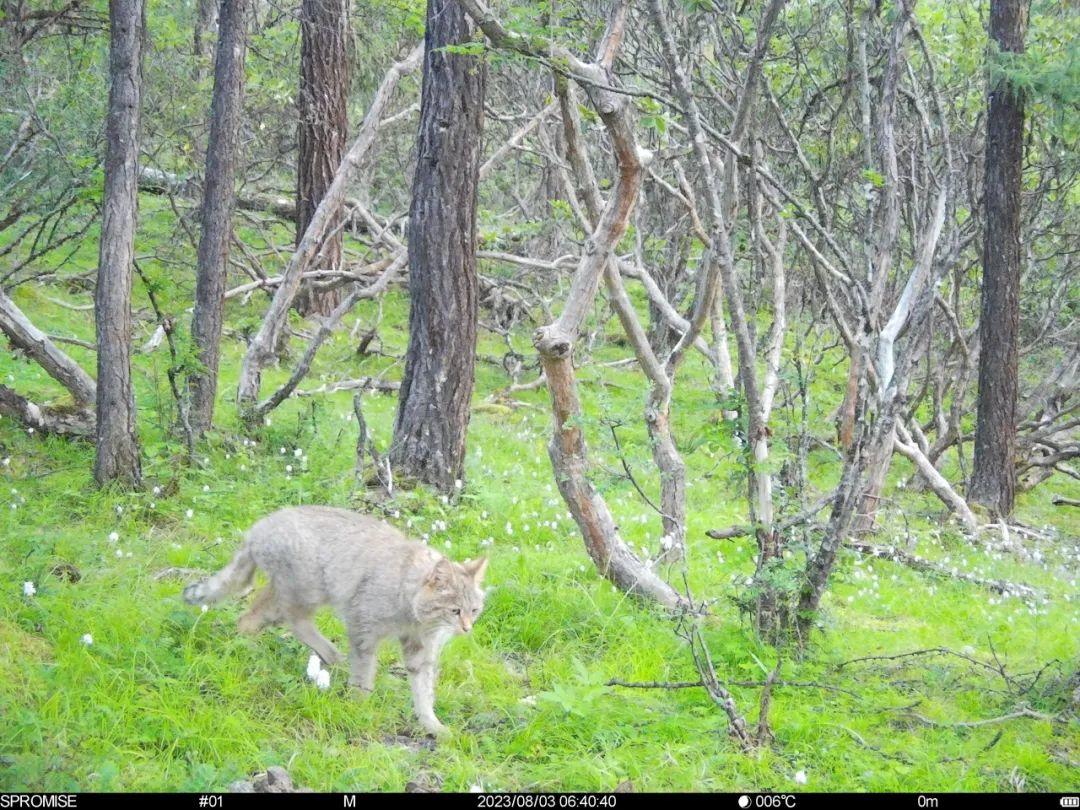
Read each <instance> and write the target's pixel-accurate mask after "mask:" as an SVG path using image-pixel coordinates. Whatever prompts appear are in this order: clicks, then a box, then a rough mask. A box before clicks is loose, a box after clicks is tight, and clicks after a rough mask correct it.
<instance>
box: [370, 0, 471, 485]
mask: <svg viewBox="0 0 1080 810" xmlns="http://www.w3.org/2000/svg"><path fill="white" fill-rule="evenodd" d="M472 30H473V29H472V24H471V23H470V21H469V18H468V16H467V15H466V14H465V12H464V11H463V10H462V8H461V7H460V6H459V5H458V3H457V2H456V1H455V0H428V7H427V30H426V33H425V49H426V50H425V54H424V80H423V92H422V98H421V106H420V132H419V136H418V145H417V163H416V175H415V177H414V180H413V195H412V205H411V206H410V209H409V302H410V307H409V349H408V353H407V355H406V358H405V375H404V378H403V380H402V383H401V393H400V395H399V400H398V413H397V420H396V422H395V424H394V445H393V448H392V450H391V456H390V458H391V461H392V463H393V464H394V466H395V467H396V468H398V469H399V470H400V471H401V472H402V473H404V474H405V475H406V476H408V477H410V478H413V479H416V480H420V481H423V482H425V483H427V484H430V485H432V486H435V487H437V488H438V489H440V490H443V491H452V490H453V488H454V482H455V481H456V480H459V479H461V477H462V472H463V467H464V458H465V434H466V431H467V428H468V424H469V402H470V398H471V396H472V388H473V377H474V363H475V354H476V317H477V312H476V309H477V295H478V291H477V278H476V187H477V181H478V172H479V167H480V136H481V131H482V126H483V114H484V84H485V78H486V66H485V64H484V62H483V61H482V60H480V59H477V58H476V57H473V56H468V55H464V54H450V53H446V52H445V51H443V50H441V48H443V47H444V46H446V45H456V44H460V43H465V42H469V41H470V40H471V39H472Z"/></svg>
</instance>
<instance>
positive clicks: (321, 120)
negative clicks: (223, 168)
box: [295, 0, 349, 315]
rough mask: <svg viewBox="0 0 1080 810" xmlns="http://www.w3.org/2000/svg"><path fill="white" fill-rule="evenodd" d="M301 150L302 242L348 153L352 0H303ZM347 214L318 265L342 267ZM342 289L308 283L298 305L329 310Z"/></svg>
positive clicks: (332, 230)
mask: <svg viewBox="0 0 1080 810" xmlns="http://www.w3.org/2000/svg"><path fill="white" fill-rule="evenodd" d="M300 31H301V41H300V98H299V104H300V133H299V135H300V155H299V157H298V158H297V162H296V244H297V246H299V245H300V242H301V240H302V239H303V238H304V233H306V232H307V227H308V223H309V222H311V218H312V216H314V214H315V209H316V208H318V207H319V202H320V201H321V200H322V198H323V196H325V194H326V191H327V189H329V188H330V184H331V183H332V182H333V180H334V174H335V173H336V172H337V168H338V166H339V165H340V164H341V157H342V155H344V154H345V138H346V136H347V134H348V129H349V119H348V111H347V108H346V102H347V101H348V96H349V48H348V45H349V0H303V4H302V6H301V11H300ZM341 222H342V220H341V214H340V212H339V213H338V214H337V215H336V216H335V218H334V221H333V223H332V224H331V225H330V230H329V235H328V236H327V238H326V241H325V242H324V243H323V245H322V249H321V251H320V253H319V258H318V261H317V262H316V264H315V266H314V267H313V268H312V269H314V270H328V271H338V270H340V269H341V255H342V254H341V247H342V244H341V236H342V229H341ZM341 295H342V293H341V289H340V288H333V289H317V288H316V287H315V286H314V285H313V284H304V285H303V286H302V287H301V288H300V292H299V293H298V294H297V297H296V304H295V306H296V309H297V310H298V311H299V312H301V313H302V314H304V315H310V314H313V313H317V314H319V315H329V314H330V313H331V312H332V311H333V310H334V307H336V306H337V305H338V304H339V303H340V302H341Z"/></svg>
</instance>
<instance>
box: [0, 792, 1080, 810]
mask: <svg viewBox="0 0 1080 810" xmlns="http://www.w3.org/2000/svg"><path fill="white" fill-rule="evenodd" d="M406 796H407V797H408V799H407V801H409V802H410V803H413V802H420V803H423V804H432V805H436V804H439V805H442V806H444V807H455V808H469V809H470V810H504V809H505V810H515V809H520V810H533V809H534V808H535V810H579V808H583V809H584V810H595V809H596V808H600V809H601V810H614V809H615V808H619V810H632V808H647V807H648V808H652V807H655V806H656V802H657V800H660V801H663V800H665V799H666V798H667V797H669V796H701V797H703V798H704V799H705V800H706V801H708V803H709V805H710V807H714V808H730V809H731V810H796V809H797V808H798V810H815V809H816V808H830V810H835V808H837V807H845V806H851V805H856V806H865V807H871V806H872V807H873V808H874V810H891V808H903V810H952V809H953V808H961V807H969V806H978V807H980V808H985V807H987V806H991V807H992V806H1000V807H1010V808H1015V807H1019V806H1023V807H1024V808H1036V809H1039V808H1046V809H1047V810H1050V809H1051V808H1065V809H1066V810H1074V809H1075V808H1080V791H1078V793H1077V795H1071V794H1061V793H1052V794H1027V795H1024V796H1018V795H1016V794H1009V793H1004V794H996V793H699V794H694V793H690V794H687V793H680V794H670V793H407V794H406V793H0V810H97V808H102V809H104V808H115V807H117V806H123V805H126V804H128V803H137V804H138V805H140V806H144V807H145V806H149V805H147V802H148V801H149V802H151V803H152V807H153V810H172V808H177V810H244V808H256V807H267V806H275V807H292V806H299V805H300V804H302V805H303V806H304V807H305V808H326V810H331V808H333V810H353V808H356V809H357V810H359V808H371V809H372V810H374V808H381V807H385V808H393V810H400V804H401V801H402V799H403V798H404V797H406Z"/></svg>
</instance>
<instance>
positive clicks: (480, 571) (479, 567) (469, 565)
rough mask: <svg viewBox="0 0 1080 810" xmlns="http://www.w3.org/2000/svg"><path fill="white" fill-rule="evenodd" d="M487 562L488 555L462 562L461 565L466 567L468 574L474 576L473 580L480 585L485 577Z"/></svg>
mask: <svg viewBox="0 0 1080 810" xmlns="http://www.w3.org/2000/svg"><path fill="white" fill-rule="evenodd" d="M487 564H488V561H487V557H479V558H477V559H475V560H466V561H465V562H463V563H462V564H461V567H462V568H464V569H465V573H466V574H468V575H469V576H470V577H472V579H473V582H475V583H476V584H478V585H479V584H480V582H481V580H483V578H484V572H485V571H486V570H487Z"/></svg>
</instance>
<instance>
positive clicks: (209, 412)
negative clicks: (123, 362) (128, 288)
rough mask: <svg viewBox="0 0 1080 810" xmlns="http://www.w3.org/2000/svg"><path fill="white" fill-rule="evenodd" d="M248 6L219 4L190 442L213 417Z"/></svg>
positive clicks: (234, 0)
mask: <svg viewBox="0 0 1080 810" xmlns="http://www.w3.org/2000/svg"><path fill="white" fill-rule="evenodd" d="M248 4H249V0H224V2H223V3H222V5H221V12H222V13H221V25H220V35H219V37H218V45H217V56H216V58H215V61H214V99H213V102H212V104H211V107H210V139H209V141H208V143H207V150H206V181H205V185H204V189H203V204H202V234H201V235H200V238H199V254H198V267H197V270H196V280H195V314H194V316H193V317H192V320H191V338H192V341H193V342H194V344H195V351H196V353H197V355H198V358H199V364H200V368H198V369H195V370H193V371H192V372H191V373H190V374H189V375H188V389H189V394H190V404H189V412H188V420H189V425H190V429H191V433H192V438H193V439H197V438H198V437H200V436H201V435H202V434H203V433H205V432H206V431H207V430H209V429H210V426H211V424H212V423H213V419H214V397H215V395H216V393H217V376H218V359H219V356H220V349H221V322H222V316H223V312H224V308H225V281H226V277H227V270H228V266H229V242H230V240H231V237H232V214H233V208H234V206H235V204H236V190H235V188H234V185H235V182H234V181H235V176H236V160H237V148H238V141H239V136H240V117H241V114H242V112H243V94H244V55H245V51H246V49H247V42H246V39H247V36H246V31H245V25H246V21H247V13H248Z"/></svg>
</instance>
